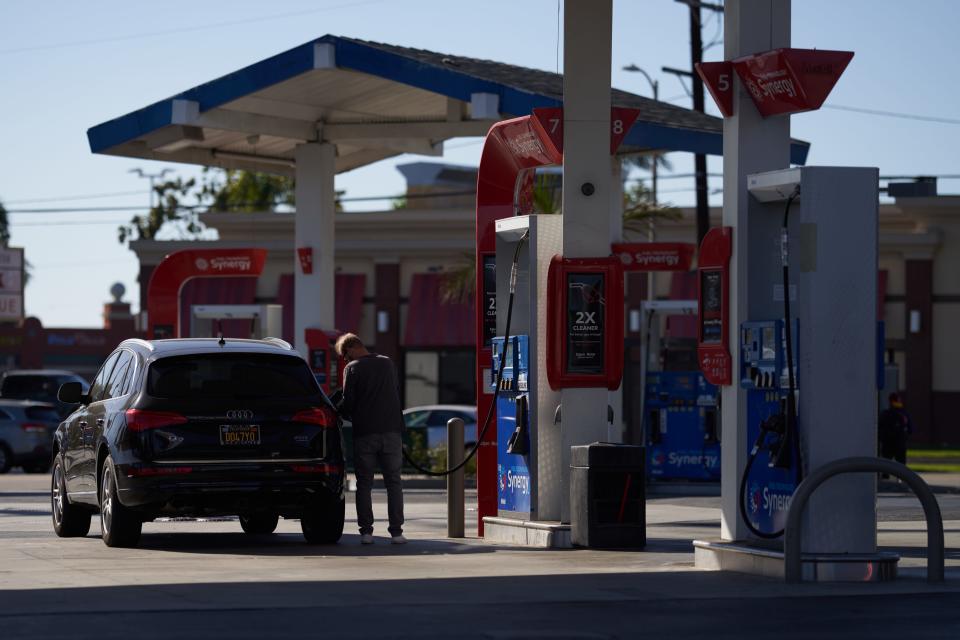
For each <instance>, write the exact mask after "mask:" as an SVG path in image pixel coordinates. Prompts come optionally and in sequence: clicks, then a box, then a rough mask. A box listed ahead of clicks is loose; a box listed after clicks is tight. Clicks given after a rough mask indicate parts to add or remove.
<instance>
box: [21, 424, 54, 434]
mask: <svg viewBox="0 0 960 640" xmlns="http://www.w3.org/2000/svg"><path fill="white" fill-rule="evenodd" d="M20 428H21V429H23V430H24V431H26V432H27V433H47V432H48V431H49V429H48V428H47V427H46V426H45V425H42V424H36V423H34V422H24V423H23V424H21V425H20Z"/></svg>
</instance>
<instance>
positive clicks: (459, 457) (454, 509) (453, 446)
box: [447, 418, 466, 538]
mask: <svg viewBox="0 0 960 640" xmlns="http://www.w3.org/2000/svg"><path fill="white" fill-rule="evenodd" d="M461 462H463V420H462V419H460V418H450V419H449V420H447V469H452V468H453V467H455V466H457V465H458V464H460V463H461ZM463 476H464V471H463V468H462V467H461V468H460V469H457V470H456V471H454V472H453V473H451V474H449V475H448V476H447V537H448V538H462V537H463V535H464V528H463V522H464V520H463V518H464V503H465V502H466V500H465V498H464V491H465V488H464V482H463Z"/></svg>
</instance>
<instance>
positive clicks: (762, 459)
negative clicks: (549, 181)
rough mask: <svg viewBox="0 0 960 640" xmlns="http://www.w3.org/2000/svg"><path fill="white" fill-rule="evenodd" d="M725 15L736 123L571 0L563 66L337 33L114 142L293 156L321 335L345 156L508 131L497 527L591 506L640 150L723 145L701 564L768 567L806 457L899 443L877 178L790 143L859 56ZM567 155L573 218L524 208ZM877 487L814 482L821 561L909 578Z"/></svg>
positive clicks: (348, 161) (783, 11)
mask: <svg viewBox="0 0 960 640" xmlns="http://www.w3.org/2000/svg"><path fill="white" fill-rule="evenodd" d="M725 13H726V19H725V21H724V23H725V27H724V28H725V38H724V43H725V44H724V46H725V57H726V58H727V60H728V61H730V62H726V63H712V65H720V66H712V65H711V66H705V67H704V68H703V69H701V73H702V75H703V76H704V78H705V80H706V81H707V83H708V84H710V86H711V92H712V93H713V95H714V97H715V99H717V100H718V102H719V103H720V104H721V109H722V111H724V113H725V115H726V116H727V117H726V118H725V119H724V120H723V125H722V134H721V131H720V130H719V127H718V122H717V120H716V119H713V118H710V117H707V116H704V115H702V114H696V113H693V112H689V111H686V110H683V109H679V108H676V107H671V106H668V105H664V104H662V103H657V102H654V101H650V100H645V99H643V98H639V97H637V96H631V95H629V94H624V93H622V92H618V91H613V92H611V89H610V68H611V20H612V0H606V1H600V2H594V1H590V2H587V1H585V0H567V1H566V2H565V12H564V16H565V17H564V43H565V46H564V75H563V76H557V75H555V74H549V73H546V72H535V71H530V70H520V69H518V68H516V67H509V66H507V65H499V64H497V63H489V62H483V61H477V60H472V59H466V58H457V57H454V56H442V55H440V54H434V53H431V52H425V51H420V50H414V49H403V48H400V47H394V46H389V45H382V44H376V43H368V42H362V41H358V40H353V39H348V38H340V37H333V36H325V37H323V38H320V39H318V40H316V41H313V42H310V43H307V44H305V45H302V46H300V47H297V48H295V49H291V50H290V51H287V52H285V53H282V54H279V55H278V56H275V57H273V58H270V59H267V60H264V61H262V62H259V63H256V64H254V65H251V66H250V67H247V68H245V69H242V70H240V71H238V72H235V73H233V74H230V75H228V76H225V77H223V78H220V79H217V80H214V81H211V82H209V83H206V84H204V85H200V86H198V87H195V88H194V89H191V90H188V91H186V92H183V93H181V94H178V95H177V96H174V97H173V98H170V99H168V100H165V101H161V102H158V103H155V104H153V105H150V106H148V107H146V108H144V109H141V110H140V111H137V112H134V113H131V114H128V115H126V116H123V117H121V118H118V119H116V120H113V121H110V122H106V123H104V124H101V125H98V126H96V127H94V128H92V129H91V130H90V131H89V140H90V145H91V149H92V150H93V151H94V152H97V153H107V154H112V155H119V156H125V157H138V158H149V159H157V160H167V161H174V162H186V163H192V164H203V165H212V166H221V167H226V168H241V169H252V170H259V171H269V172H278V173H284V174H286V175H293V176H294V177H295V178H296V201H297V211H296V223H295V247H296V251H297V254H296V255H297V264H296V265H295V274H296V277H295V282H296V285H295V287H296V294H297V301H298V302H297V308H296V320H295V340H296V346H297V348H298V349H299V350H300V351H301V352H302V353H303V354H304V355H305V356H306V355H308V354H307V347H306V342H305V340H306V335H307V330H309V329H333V328H334V309H333V304H332V303H331V302H332V300H333V291H334V289H333V282H334V262H333V260H334V255H333V248H334V216H335V206H334V195H335V194H334V185H333V180H334V175H335V173H337V172H340V171H348V170H350V169H353V168H356V167H359V166H362V165H364V164H367V163H370V162H375V161H377V160H380V159H383V158H386V157H390V156H393V155H397V154H400V153H405V152H413V153H421V154H428V155H429V154H439V153H442V144H443V141H444V140H446V139H450V138H453V137H457V136H477V135H484V134H487V132H488V131H489V134H488V135H487V139H486V142H485V146H484V151H483V156H482V159H481V164H480V169H479V178H478V190H477V191H478V193H477V296H478V305H477V313H478V322H477V336H478V340H477V354H478V357H477V362H476V366H477V369H478V375H477V401H478V410H479V411H478V413H479V416H480V419H481V420H483V418H484V416H487V419H486V420H487V421H486V422H483V424H484V425H487V424H488V423H489V421H490V416H493V415H495V416H496V418H495V419H496V426H495V428H494V429H493V431H492V432H489V433H488V434H487V435H486V436H485V437H483V439H482V442H481V446H480V448H479V466H478V502H479V515H480V518H481V519H482V522H485V523H486V524H488V525H495V528H496V529H497V530H498V531H500V530H501V529H502V528H503V527H504V526H506V525H505V522H512V523H513V525H515V526H516V527H519V528H524V527H526V528H527V529H528V530H530V531H532V530H540V529H541V528H542V526H543V525H544V524H545V522H546V521H550V522H559V523H560V526H562V525H563V524H564V523H569V522H570V520H571V513H570V510H571V508H572V507H571V505H572V504H576V503H575V501H574V499H573V497H572V495H571V491H570V488H569V487H570V465H571V461H570V452H571V447H575V446H578V445H587V444H589V443H593V442H598V441H604V440H608V439H609V438H610V436H611V431H610V430H609V429H608V421H609V420H610V417H609V413H610V409H609V407H610V406H611V405H613V406H616V405H617V402H616V401H615V400H612V398H616V395H615V394H616V393H617V392H616V391H615V390H616V389H617V388H618V387H619V385H620V372H621V371H622V363H623V359H622V358H623V356H622V345H623V327H622V325H623V308H622V306H623V303H622V284H621V281H622V264H621V261H620V259H619V258H618V257H616V256H611V245H612V244H613V243H616V242H617V241H619V240H620V239H621V238H620V234H621V208H622V193H621V191H620V189H621V181H620V180H619V160H618V158H617V157H616V153H617V152H618V148H619V150H620V151H619V153H637V152H644V151H650V150H658V151H688V152H700V153H713V154H717V153H719V152H720V151H721V150H722V152H723V156H724V206H723V216H722V223H723V227H722V228H718V229H714V230H713V231H712V232H711V234H710V235H708V236H707V238H706V239H705V241H704V244H703V246H702V247H701V261H700V263H699V265H698V268H699V275H698V296H699V316H698V320H699V322H698V339H699V344H700V349H699V355H700V359H699V364H700V367H701V369H702V371H703V374H704V376H705V377H706V378H707V379H708V380H709V381H710V382H711V383H713V384H715V385H717V386H719V387H720V396H721V400H722V402H721V405H720V406H721V413H722V420H721V427H720V428H721V431H722V442H723V447H722V458H723V464H722V477H721V491H722V500H721V507H722V520H721V531H720V540H705V541H700V542H697V543H696V545H697V563H698V566H702V567H705V568H734V569H737V570H746V571H751V570H754V571H755V570H758V569H757V567H758V566H759V565H760V564H762V562H763V559H764V558H768V557H769V556H770V553H771V551H770V548H769V544H768V543H767V540H768V539H780V537H781V536H782V534H783V532H784V527H785V521H786V517H787V512H788V510H789V508H790V500H791V496H792V495H793V491H795V490H796V488H797V486H798V485H800V483H801V482H802V479H803V477H804V475H806V474H809V473H811V472H813V471H815V470H816V469H818V468H820V467H822V466H823V465H825V464H827V463H830V462H832V461H837V460H838V459H841V458H848V457H858V456H859V457H867V456H874V455H875V452H876V412H877V403H876V398H877V389H878V381H879V376H878V370H879V369H880V367H879V363H881V362H882V355H883V351H884V343H883V340H882V329H880V328H879V327H878V325H877V317H876V315H877V314H876V310H877V308H878V304H877V278H876V274H877V266H878V249H877V226H878V215H877V214H878V199H877V189H878V185H877V182H878V179H877V178H878V174H877V170H876V169H873V168H856V167H810V168H808V167H797V166H795V165H802V164H803V163H804V161H805V159H806V149H807V145H805V144H804V143H798V142H796V141H792V140H791V139H790V135H789V132H790V120H789V114H790V113H796V112H799V111H804V110H809V109H815V108H817V107H819V103H820V102H822V100H823V98H825V97H826V95H827V94H828V93H829V90H830V88H832V86H833V83H835V82H836V80H837V79H838V78H839V76H840V74H841V73H842V71H843V69H844V68H845V67H846V64H847V62H849V59H850V57H851V56H852V54H848V53H845V52H830V51H807V50H797V49H791V48H790V46H791V42H790V2H789V1H782V0H740V1H737V0H730V1H729V2H728V3H727V4H726V7H725ZM818 100H819V101H818ZM561 109H562V110H561ZM507 115H512V116H517V117H516V118H513V119H510V120H506V121H504V120H503V119H504V116H507ZM634 119H635V122H633V121H634ZM631 122H632V126H631ZM611 156H613V159H612V160H611ZM547 164H562V165H563V172H564V180H563V194H562V203H563V214H562V216H556V217H549V216H536V215H524V214H526V213H527V210H526V209H525V208H524V201H525V198H526V197H527V196H526V195H525V194H526V193H527V192H528V191H529V188H530V175H531V174H530V170H532V169H535V168H536V167H537V166H543V165H547ZM791 207H793V215H792V217H791ZM781 220H782V222H781ZM853 234H856V235H857V236H858V237H860V238H861V242H860V243H858V246H857V249H856V250H855V251H850V250H849V247H848V246H847V245H846V244H845V241H844V239H845V238H849V237H851V235H853ZM511 256H512V259H511ZM707 257H709V259H706V258H707ZM488 269H489V270H491V271H492V272H493V273H495V276H494V277H492V279H491V281H492V282H493V283H494V287H493V291H492V292H491V291H490V286H489V283H488V282H485V280H484V276H485V274H486V271H487V270H488ZM781 270H782V274H781ZM515 293H516V303H517V307H516V309H514V302H515V300H514V298H515V295H514V294H515ZM491 294H492V298H491ZM491 300H492V303H491V302H490V301H491ZM488 303H489V304H488ZM791 307H792V311H791ZM488 310H492V311H493V314H492V316H487V313H486V312H487V311H488ZM512 313H516V316H515V317H512ZM153 315H154V312H153V311H151V316H153ZM150 321H151V323H153V322H154V318H153V317H151V318H150ZM511 322H513V323H514V324H513V325H511ZM506 369H509V372H508V373H507V374H505V370H506ZM505 383H508V384H505ZM500 400H506V401H505V402H500ZM560 406H562V408H563V411H562V419H561V418H560V411H559V408H560ZM494 408H495V411H494ZM554 409H556V411H553V410H554ZM505 436H510V437H509V444H508V443H507V442H506V440H507V439H508V438H507V437H505ZM751 445H752V447H751ZM754 462H757V465H756V466H755V465H754ZM751 469H753V470H754V471H753V475H750V474H751ZM506 470H509V471H510V473H512V476H511V475H509V474H508V473H507V471H506ZM629 487H630V482H629V478H628V480H627V483H626V486H625V487H624V488H623V498H622V500H621V503H620V517H621V518H622V517H623V513H624V501H626V499H627V495H628V489H629ZM875 493H876V486H875V482H874V481H873V479H872V478H870V477H869V476H864V475H859V476H856V477H850V476H847V477H844V478H842V479H839V480H836V481H834V482H831V483H830V484H829V485H826V486H825V487H824V488H822V489H821V490H819V491H818V493H817V494H816V495H815V496H813V497H812V498H811V500H810V503H809V511H808V513H809V517H808V518H807V519H806V520H805V521H804V522H803V527H802V533H803V545H802V551H803V552H804V553H805V554H806V555H807V558H808V559H807V560H806V561H805V562H806V563H807V564H808V565H809V566H808V567H807V569H806V570H812V571H813V576H814V577H817V578H825V579H838V578H839V579H850V578H853V579H868V580H869V579H882V578H884V577H889V576H890V572H889V570H888V569H887V568H888V567H889V565H890V564H891V561H892V562H893V563H894V564H895V559H893V560H891V558H889V557H884V556H882V555H881V554H877V549H876V512H875V508H876V507H875ZM497 515H499V516H501V517H499V518H498V517H496V516H497ZM941 535H942V534H941ZM511 539H515V538H511ZM798 548H800V547H798ZM739 558H747V559H746V560H744V561H741V560H738V559H739ZM811 567H812V569H811ZM759 570H761V571H764V572H765V571H767V569H759Z"/></svg>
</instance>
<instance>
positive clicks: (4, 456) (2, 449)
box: [0, 442, 13, 473]
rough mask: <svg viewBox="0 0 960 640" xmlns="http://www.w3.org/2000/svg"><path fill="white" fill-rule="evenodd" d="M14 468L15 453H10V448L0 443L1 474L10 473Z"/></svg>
mask: <svg viewBox="0 0 960 640" xmlns="http://www.w3.org/2000/svg"><path fill="white" fill-rule="evenodd" d="M12 466H13V452H12V451H10V447H8V446H7V445H5V444H4V443H2V442H0V473H6V472H7V471H10V467H12Z"/></svg>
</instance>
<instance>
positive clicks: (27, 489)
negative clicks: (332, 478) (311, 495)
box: [0, 475, 960, 640]
mask: <svg viewBox="0 0 960 640" xmlns="http://www.w3.org/2000/svg"><path fill="white" fill-rule="evenodd" d="M46 483H47V479H46V478H45V477H38V476H26V475H7V476H0V636H2V637H3V638H20V637H23V638H68V637H69V638H83V637H94V636H96V637H98V638H114V637H116V638H120V637H123V638H125V639H128V638H129V637H130V636H131V635H135V636H136V637H137V638H138V640H139V638H160V637H165V638H166V637H171V636H173V637H185V638H192V637H197V638H263V637H284V636H291V635H294V634H301V635H302V634H304V633H306V634H308V635H310V636H320V635H326V636H330V637H371V636H376V637H397V638H424V637H430V638H432V637H438V638H439V637H444V638H446V637H451V636H459V637H464V638H530V637H537V638H547V637H550V638H609V637H637V636H640V635H644V636H647V635H649V636H650V637H665V638H687V637H689V638H694V637H696V638H702V637H704V636H705V635H707V634H709V635H710V636H711V637H721V638H725V637H730V638H733V637H738V638H739V637H744V636H748V637H749V636H754V635H757V636H759V635H771V634H773V635H776V636H778V637H786V638H806V637H811V636H812V635H813V634H814V633H816V634H819V635H822V636H823V637H834V636H837V635H841V634H842V635H843V636H844V637H847V638H861V637H862V638H868V637H869V638H871V639H873V638H878V637H881V638H882V637H899V638H904V637H908V638H917V637H930V638H935V637H944V638H946V637H957V636H958V635H960V607H957V606H956V604H957V603H960V495H955V494H949V493H948V494H940V495H939V496H938V499H939V500H940V503H941V508H942V510H943V514H944V519H945V528H946V530H947V547H948V572H947V575H948V582H947V583H946V584H944V585H934V586H930V585H927V584H926V583H925V582H924V581H923V579H922V577H923V575H924V572H923V567H924V565H925V561H924V551H923V548H922V547H923V544H924V542H925V530H924V524H923V522H922V516H921V515H920V509H919V504H917V502H916V500H915V499H914V498H913V497H912V496H909V495H907V494H899V493H894V494H884V495H882V496H881V498H880V500H879V502H880V523H879V539H880V542H881V544H882V545H884V546H885V547H888V548H894V549H897V550H899V551H900V552H901V554H902V555H903V556H904V559H903V561H902V563H901V576H902V578H901V579H900V580H898V581H897V582H893V583H887V584H871V585H851V584H838V585H813V584H803V585H786V584H783V583H781V582H779V581H773V580H768V579H762V578H757V577H753V576H746V575H735V574H721V573H705V572H697V571H694V570H693V552H692V547H691V544H690V541H691V540H692V539H693V538H702V537H710V536H715V535H717V534H718V532H719V529H718V527H719V510H718V499H717V498H716V497H712V496H663V497H653V498H651V500H650V501H649V503H648V509H647V514H648V522H649V527H648V538H649V545H648V547H647V549H646V550H645V551H596V550H585V549H576V550H539V549H537V550H534V549H517V548H505V547H496V546H493V545H490V544H488V543H485V542H483V541H482V540H479V539H477V538H475V537H468V538H467V539H464V540H449V539H446V538H444V535H445V531H446V521H445V504H444V495H443V492H442V491H433V490H409V491H408V492H407V506H406V510H407V533H408V536H409V537H410V539H411V542H410V544H408V545H406V546H392V545H389V544H387V543H386V539H385V538H380V539H378V541H377V544H375V545H373V546H372V547H362V546H360V545H359V539H358V536H357V535H356V534H355V530H356V529H355V527H356V524H355V519H354V518H353V517H352V516H353V514H352V513H351V512H352V509H348V518H349V520H350V521H349V522H348V525H347V531H348V533H347V534H346V535H345V536H344V539H343V540H342V542H341V543H340V544H339V545H336V546H331V547H313V546H309V545H306V544H304V543H303V540H302V537H301V536H300V534H299V525H298V523H297V522H288V521H281V524H280V527H279V529H278V533H277V534H276V535H273V536H264V537H251V536H247V535H246V534H244V533H242V532H241V531H240V527H239V523H238V522H236V520H232V519H231V520H214V521H205V522H157V523H148V524H146V525H145V526H144V537H143V541H142V544H141V546H140V547H139V548H137V549H109V548H107V547H106V546H104V545H103V543H102V542H101V541H100V540H99V539H98V538H97V537H96V536H97V534H98V526H97V524H96V522H95V523H94V526H93V527H92V528H91V533H90V535H89V536H88V537H86V538H82V539H59V538H56V537H55V536H54V535H53V532H52V530H51V529H50V522H49V518H50V515H49V506H48V501H47V490H46ZM474 499H475V498H474V495H473V494H471V495H470V496H468V505H469V504H473V500H474ZM375 511H376V514H377V517H378V519H379V520H380V521H381V522H382V519H383V518H384V517H385V501H384V499H383V496H382V495H380V494H378V495H377V496H376V504H375ZM475 520H476V519H475V517H473V513H471V514H468V517H467V524H468V535H474V534H475V531H476V529H475V526H476V524H475ZM378 533H379V534H385V531H384V527H383V526H380V527H379V529H378Z"/></svg>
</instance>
